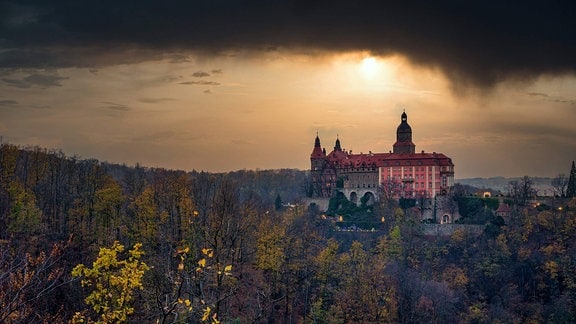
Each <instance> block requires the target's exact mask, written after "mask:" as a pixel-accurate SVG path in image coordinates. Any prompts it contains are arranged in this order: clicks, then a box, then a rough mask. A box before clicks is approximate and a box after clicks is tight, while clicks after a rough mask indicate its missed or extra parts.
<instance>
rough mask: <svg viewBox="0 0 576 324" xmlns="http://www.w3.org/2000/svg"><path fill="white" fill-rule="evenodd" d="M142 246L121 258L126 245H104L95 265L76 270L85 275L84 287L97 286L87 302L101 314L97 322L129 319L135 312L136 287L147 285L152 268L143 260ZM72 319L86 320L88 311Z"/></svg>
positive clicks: (136, 245) (77, 267) (80, 265)
mask: <svg viewBox="0 0 576 324" xmlns="http://www.w3.org/2000/svg"><path fill="white" fill-rule="evenodd" d="M141 247H142V244H140V243H136V244H135V245H134V248H133V249H132V250H129V251H128V256H127V258H124V259H119V254H121V253H122V252H123V251H124V246H123V245H121V244H119V243H118V242H114V244H113V245H112V247H111V248H109V249H108V248H100V252H99V253H98V258H97V259H96V261H94V262H93V263H92V268H89V267H87V266H85V265H83V264H79V265H77V266H76V267H74V269H73V270H72V276H73V277H81V278H82V280H81V284H82V286H83V287H86V286H88V287H93V288H94V290H93V291H92V292H91V293H90V294H89V295H88V297H86V299H85V300H84V301H85V303H86V304H87V305H89V306H91V307H92V309H93V310H94V311H95V312H96V313H97V314H98V315H99V320H97V321H96V323H116V322H125V321H127V318H128V315H130V314H132V313H134V307H132V306H131V300H132V294H133V292H134V290H135V289H142V288H143V287H142V277H143V276H144V272H145V271H147V270H148V269H149V267H148V266H147V265H146V263H144V262H142V261H140V257H141V256H142V255H143V254H144V252H142V251H141V250H140V248H141ZM72 322H73V323H83V322H86V317H85V312H82V313H81V312H78V313H76V315H75V316H74V318H73V319H72Z"/></svg>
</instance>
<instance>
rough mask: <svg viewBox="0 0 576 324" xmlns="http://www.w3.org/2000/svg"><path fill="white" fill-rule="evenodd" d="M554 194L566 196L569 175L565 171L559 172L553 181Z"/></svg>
mask: <svg viewBox="0 0 576 324" xmlns="http://www.w3.org/2000/svg"><path fill="white" fill-rule="evenodd" d="M550 184H551V185H552V190H553V191H554V196H557V197H566V188H568V177H566V175H565V174H564V173H560V174H558V175H557V176H556V177H555V178H554V179H552V181H551V183H550Z"/></svg>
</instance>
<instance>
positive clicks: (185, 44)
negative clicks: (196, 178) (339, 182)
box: [0, 0, 576, 179]
mask: <svg viewBox="0 0 576 324" xmlns="http://www.w3.org/2000/svg"><path fill="white" fill-rule="evenodd" d="M575 57H576V4H574V2H573V1H547V2H542V1H531V0H529V1H517V2H514V1H440V2H435V3H434V2H431V1H409V2H408V1H387V0H378V1H377V0H364V1H344V0H330V1H328V0H307V1H301V0H290V1H288V0H234V1H233V0H204V1H190V0H173V1H152V0H139V1H135V0H134V1H128V0H126V1H111V0H99V1H96V0H76V1H64V0H53V1H49V2H47V1H43V0H8V1H3V0H0V137H1V139H2V141H3V142H8V143H12V144H17V145H21V146H36V145H37V146H40V147H45V148H48V149H56V150H62V151H63V152H64V153H65V154H67V155H70V156H72V155H74V156H78V157H80V158H96V159H99V160H101V161H108V162H112V163H126V164H128V165H134V164H135V163H140V164H141V165H143V166H149V167H163V168H169V169H182V170H204V171H211V172H222V171H224V172H225V171H234V170H239V169H253V170H255V169H279V168H297V169H303V170H304V169H308V168H309V167H310V153H311V152H312V148H313V145H314V138H315V137H316V134H318V135H319V137H320V139H321V142H322V146H324V147H326V149H327V151H331V149H332V147H333V146H334V142H335V140H336V138H339V139H340V141H341V143H342V147H343V148H344V149H346V150H352V152H353V153H360V152H365V153H367V152H369V151H372V152H388V151H390V150H391V149H392V144H394V141H395V137H396V127H397V126H398V125H399V123H400V115H401V113H402V111H406V113H407V114H408V122H409V124H410V125H411V126H412V130H413V141H414V143H415V144H416V151H417V152H420V151H422V150H424V151H426V152H442V153H444V154H446V155H447V156H449V157H451V158H452V159H453V162H454V163H455V165H456V168H455V177H456V178H457V179H461V178H471V177H492V176H507V177H513V176H524V175H528V176H548V177H554V176H556V175H557V174H559V173H564V174H568V173H569V171H570V166H571V163H572V161H573V160H576V140H575V139H576V126H575V121H576V59H574V58H575Z"/></svg>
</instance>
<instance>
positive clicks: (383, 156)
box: [328, 151, 454, 167]
mask: <svg viewBox="0 0 576 324" xmlns="http://www.w3.org/2000/svg"><path fill="white" fill-rule="evenodd" d="M328 159H329V160H330V161H331V162H333V163H334V162H336V163H337V164H339V165H340V166H342V167H362V166H366V167H371V166H376V167H386V166H391V167H392V166H396V165H398V166H406V162H410V165H414V166H418V165H422V166H428V165H440V166H454V164H453V163H452V160H451V159H450V158H449V157H447V156H446V155H444V154H442V153H401V154H397V153H368V154H348V153H346V152H344V151H332V152H331V153H330V154H328Z"/></svg>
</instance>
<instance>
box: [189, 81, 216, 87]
mask: <svg viewBox="0 0 576 324" xmlns="http://www.w3.org/2000/svg"><path fill="white" fill-rule="evenodd" d="M179 84H184V85H213V86H217V85H220V83H218V82H214V81H185V82H180V83H179Z"/></svg>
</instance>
